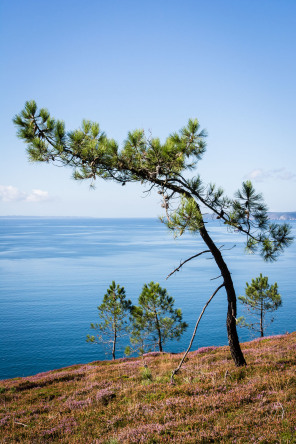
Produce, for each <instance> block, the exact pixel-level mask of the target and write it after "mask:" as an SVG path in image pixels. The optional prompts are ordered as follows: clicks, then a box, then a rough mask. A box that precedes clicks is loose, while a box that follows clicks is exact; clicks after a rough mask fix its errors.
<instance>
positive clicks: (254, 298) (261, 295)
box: [237, 274, 282, 337]
mask: <svg viewBox="0 0 296 444" xmlns="http://www.w3.org/2000/svg"><path fill="white" fill-rule="evenodd" d="M245 293H246V295H245V296H239V297H238V299H239V301H240V302H241V303H242V304H243V305H244V306H245V307H246V309H247V311H248V312H249V313H250V314H251V315H253V316H254V317H255V318H259V320H258V321H257V322H253V323H247V322H246V320H245V317H244V316H241V317H240V318H238V320H237V323H238V325H239V326H240V327H247V328H249V329H250V330H254V331H256V332H259V333H260V336H261V337H263V336H264V331H265V329H266V326H267V322H266V313H267V312H273V311H275V310H277V309H278V308H279V307H280V306H281V305H282V299H281V295H280V294H279V293H278V286H277V283H276V282H275V284H274V285H270V284H269V283H268V277H267V276H265V277H263V276H262V274H260V276H259V277H257V278H256V279H252V283H251V284H250V285H249V284H248V282H247V283H246V290H245ZM273 320H274V318H271V319H270V323H271V322H273Z"/></svg>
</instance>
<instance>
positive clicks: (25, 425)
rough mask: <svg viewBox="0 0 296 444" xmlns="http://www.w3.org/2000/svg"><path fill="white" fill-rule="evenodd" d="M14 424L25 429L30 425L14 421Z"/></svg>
mask: <svg viewBox="0 0 296 444" xmlns="http://www.w3.org/2000/svg"><path fill="white" fill-rule="evenodd" d="M14 423H15V424H19V425H22V426H24V427H28V425H27V424H23V423H22V422H18V421H14Z"/></svg>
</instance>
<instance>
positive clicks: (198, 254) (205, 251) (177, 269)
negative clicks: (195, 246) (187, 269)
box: [165, 250, 211, 280]
mask: <svg viewBox="0 0 296 444" xmlns="http://www.w3.org/2000/svg"><path fill="white" fill-rule="evenodd" d="M210 252H211V251H210V250H204V251H201V252H200V253H197V254H195V255H194V256H191V257H190V258H188V259H186V261H184V262H181V264H180V265H179V267H177V268H175V269H174V270H173V271H172V272H171V273H170V274H168V275H167V277H166V278H165V279H166V280H167V279H168V278H169V277H171V276H172V275H173V274H174V273H176V271H179V270H180V268H181V267H183V265H184V264H186V262H189V261H191V259H194V258H195V257H198V256H200V255H201V254H204V253H210Z"/></svg>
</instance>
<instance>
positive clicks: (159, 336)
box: [155, 311, 162, 352]
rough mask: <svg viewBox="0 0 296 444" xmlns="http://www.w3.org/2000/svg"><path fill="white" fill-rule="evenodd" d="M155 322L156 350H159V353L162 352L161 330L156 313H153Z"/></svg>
mask: <svg viewBox="0 0 296 444" xmlns="http://www.w3.org/2000/svg"><path fill="white" fill-rule="evenodd" d="M155 320H156V329H157V333H158V348H159V351H160V352H162V338H161V330H160V326H159V320H158V317H157V313H156V311H155Z"/></svg>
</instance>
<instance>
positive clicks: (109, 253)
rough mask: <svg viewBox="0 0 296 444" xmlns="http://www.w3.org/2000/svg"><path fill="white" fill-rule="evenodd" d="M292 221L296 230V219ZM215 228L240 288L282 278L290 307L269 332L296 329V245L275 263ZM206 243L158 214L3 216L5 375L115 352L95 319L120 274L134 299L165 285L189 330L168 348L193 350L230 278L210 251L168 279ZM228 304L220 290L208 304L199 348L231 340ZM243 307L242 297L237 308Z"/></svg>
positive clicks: (0, 336) (211, 226)
mask: <svg viewBox="0 0 296 444" xmlns="http://www.w3.org/2000/svg"><path fill="white" fill-rule="evenodd" d="M290 224H291V226H292V233H293V235H294V236H295V235H296V221H291V222H290ZM207 229H208V231H209V232H210V234H211V236H212V237H213V239H214V240H215V242H216V243H217V245H218V246H219V247H220V248H221V251H222V254H223V256H224V258H225V261H226V262H227V264H228V266H229V269H230V271H231V273H232V278H233V281H234V284H235V289H236V292H237V295H240V294H244V288H245V285H246V282H251V280H252V278H255V277H257V276H259V274H260V273H262V274H263V276H268V278H269V282H270V283H274V282H277V283H278V287H279V292H280V294H281V296H282V300H283V305H282V307H280V308H279V309H278V310H277V311H276V312H275V313H274V322H273V323H271V324H270V326H269V327H268V328H267V330H266V335H275V334H282V333H286V332H292V331H294V330H296V321H295V313H296V297H295V285H294V284H295V258H296V243H293V244H292V246H290V247H289V248H288V249H287V250H285V252H284V253H283V254H282V255H281V256H280V257H279V259H278V260H277V261H276V262H274V263H266V262H264V261H263V260H262V258H261V257H260V256H259V255H249V254H246V253H245V251H244V247H245V245H244V242H245V238H244V236H243V235H241V234H240V233H233V232H229V231H227V228H226V227H225V226H224V225H223V224H221V223H219V221H211V220H210V221H208V222H207ZM205 249H206V247H205V245H204V244H203V242H202V239H201V238H200V237H199V236H198V235H190V234H184V235H183V236H181V237H180V238H176V239H175V238H174V237H173V235H172V233H171V232H169V230H168V229H167V228H166V227H165V226H164V225H163V224H162V223H161V222H160V221H159V220H157V219H96V218H36V217H35V218H33V217H32V218H29V217H1V218H0V318H1V319H0V351H1V354H0V379H7V378H15V377H20V376H29V375H33V374H36V373H40V372H45V371H48V370H53V369H57V368H61V367H66V366H71V365H74V364H80V363H88V362H92V361H97V360H105V359H111V354H110V350H108V349H106V348H105V346H104V345H103V344H101V343H99V344H90V343H87V342H86V336H87V334H92V333H93V331H92V330H91V328H90V323H96V322H98V321H99V318H98V310H97V306H98V305H99V304H100V303H101V302H102V299H103V296H104V294H105V293H106V290H107V288H108V287H109V285H110V284H111V282H112V281H113V280H114V281H115V282H116V284H119V285H120V286H123V287H124V288H125V291H126V295H127V297H128V298H129V299H131V300H132V302H133V303H134V304H136V303H137V299H138V296H139V294H140V293H141V290H142V287H143V285H144V284H145V283H149V282H151V281H154V282H159V284H160V285H161V286H162V287H164V288H166V289H167V290H168V292H169V293H170V295H171V296H173V297H174V299H175V307H176V308H181V310H182V313H183V320H184V321H186V322H187V323H188V328H187V330H186V332H185V333H184V334H183V335H182V337H181V339H180V340H179V341H176V340H175V341H171V342H169V343H167V344H166V345H165V350H166V351H169V352H174V353H177V352H182V351H184V350H185V349H186V348H187V345H188V343H189V341H190V338H191V335H192V332H193V329H194V325H195V322H196V320H197V318H198V316H199V314H200V312H201V310H202V308H203V306H204V305H205V303H206V301H207V300H208V299H209V297H210V296H211V294H212V293H213V292H214V291H215V289H216V288H217V287H218V286H219V285H220V284H221V278H219V274H220V273H219V270H218V269H217V266H216V264H215V262H214V260H213V259H212V258H211V256H210V255H209V254H203V255H201V256H199V257H197V258H195V259H192V260H191V261H189V262H187V263H186V264H185V265H184V266H183V267H182V268H181V269H180V271H178V272H176V273H174V274H173V275H172V276H171V277H169V278H168V279H166V277H167V276H168V275H169V274H170V273H171V272H172V271H173V270H174V269H175V268H176V267H178V266H179V265H180V263H181V262H182V261H184V260H186V259H187V258H189V257H191V256H193V255H195V254H197V253H199V252H200V251H203V250H205ZM226 312H227V301H226V294H225V291H224V289H221V290H220V291H219V292H218V294H217V295H216V296H215V297H214V299H213V300H212V302H211V303H210V305H209V306H208V308H207V309H206V311H205V314H204V316H203V318H202V320H201V322H200V325H199V327H198V330H197V334H196V337H195V340H194V343H193V346H192V350H196V349H198V348H200V347H204V346H211V345H216V346H219V345H227V334H226V324H225V322H226ZM243 314H244V311H243V307H242V306H241V304H238V316H239V315H243ZM238 333H239V337H240V340H241V341H248V340H251V339H253V338H254V337H255V336H254V333H252V332H250V331H249V330H247V329H245V328H240V329H238ZM126 345H128V338H124V339H122V340H121V342H120V343H119V345H118V349H117V357H118V358H121V357H123V356H124V348H125V346H126Z"/></svg>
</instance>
